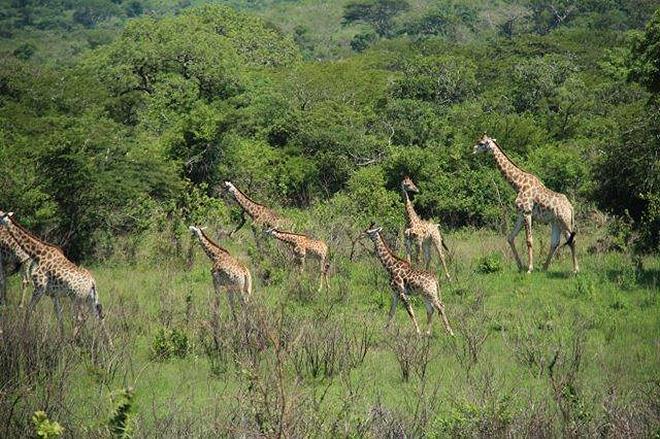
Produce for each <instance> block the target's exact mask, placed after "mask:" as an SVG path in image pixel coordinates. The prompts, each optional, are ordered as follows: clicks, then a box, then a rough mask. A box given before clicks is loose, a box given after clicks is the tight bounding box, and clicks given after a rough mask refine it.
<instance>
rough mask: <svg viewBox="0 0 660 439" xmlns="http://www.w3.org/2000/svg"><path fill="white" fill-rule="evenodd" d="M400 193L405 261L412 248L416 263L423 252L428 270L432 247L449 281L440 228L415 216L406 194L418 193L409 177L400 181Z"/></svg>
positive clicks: (408, 257) (408, 259)
mask: <svg viewBox="0 0 660 439" xmlns="http://www.w3.org/2000/svg"><path fill="white" fill-rule="evenodd" d="M401 191H402V192H403V198H404V202H405V207H406V220H407V222H408V228H407V229H406V230H405V231H404V232H403V234H404V236H405V240H406V260H407V261H408V262H410V255H411V253H412V249H413V246H414V247H415V252H416V253H415V255H416V260H417V262H419V255H420V253H422V251H423V252H424V264H425V266H426V269H427V270H428V269H429V265H430V262H431V245H433V246H434V247H435V250H436V251H437V252H438V257H439V258H440V262H441V263H442V268H443V269H444V270H445V276H446V277H447V279H448V280H451V276H450V275H449V271H448V270H447V263H446V261H445V252H444V251H443V248H444V249H447V247H446V246H445V243H444V241H443V240H442V235H441V234H440V227H439V226H438V225H437V224H434V223H432V222H430V221H424V220H423V219H421V218H420V217H419V215H417V212H415V206H413V204H412V201H411V200H410V196H409V195H408V192H414V193H417V192H419V189H417V186H415V183H413V181H412V179H411V178H410V177H404V179H403V180H402V181H401Z"/></svg>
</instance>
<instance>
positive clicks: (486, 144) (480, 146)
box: [473, 133, 497, 154]
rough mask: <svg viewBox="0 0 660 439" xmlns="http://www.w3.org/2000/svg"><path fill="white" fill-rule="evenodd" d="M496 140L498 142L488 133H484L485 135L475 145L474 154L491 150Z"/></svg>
mask: <svg viewBox="0 0 660 439" xmlns="http://www.w3.org/2000/svg"><path fill="white" fill-rule="evenodd" d="M495 142H497V140H496V139H491V138H490V137H488V135H487V134H486V133H484V135H483V136H481V138H480V139H479V140H478V141H477V143H476V145H474V151H473V154H477V153H479V152H491V151H492V150H493V148H494V147H495Z"/></svg>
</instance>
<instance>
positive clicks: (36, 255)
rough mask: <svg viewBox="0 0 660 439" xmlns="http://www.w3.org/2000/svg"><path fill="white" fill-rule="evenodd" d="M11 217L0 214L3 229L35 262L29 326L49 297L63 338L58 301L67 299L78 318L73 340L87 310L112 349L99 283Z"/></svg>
mask: <svg viewBox="0 0 660 439" xmlns="http://www.w3.org/2000/svg"><path fill="white" fill-rule="evenodd" d="M12 216H13V213H12V212H9V213H5V212H2V211H0V227H2V228H4V229H5V230H6V231H7V232H8V233H9V235H10V236H11V237H12V238H13V239H14V240H15V241H16V243H17V244H18V245H19V247H20V248H21V249H22V250H23V251H24V252H25V253H27V255H28V256H29V257H30V258H32V260H33V261H34V263H33V266H32V269H31V271H30V277H31V278H32V283H33V285H34V293H33V294H32V298H31V299H30V303H29V304H28V307H27V310H26V313H25V320H26V322H27V321H28V320H29V317H30V315H31V313H32V311H33V310H34V307H35V306H36V305H37V303H38V302H39V300H40V299H41V297H42V296H43V295H44V294H46V295H48V296H50V297H51V299H52V300H53V307H54V308H55V313H56V315H57V322H58V325H59V329H60V334H63V333H64V325H63V322H62V305H61V303H60V300H59V299H60V297H64V296H68V297H70V298H71V300H72V301H73V304H74V308H75V314H76V325H75V329H74V338H75V337H77V335H78V331H79V330H80V324H81V323H82V322H83V321H84V319H85V318H84V315H83V309H84V308H87V309H88V311H89V312H91V313H92V314H93V315H95V316H96V318H97V319H98V320H99V321H100V323H101V328H102V329H103V333H104V336H105V338H106V341H107V342H108V343H109V344H110V346H112V339H111V338H110V334H109V333H108V330H107V328H106V326H105V319H104V316H103V308H102V307H101V303H100V302H99V297H98V291H97V289H96V281H95V280H94V277H92V275H91V273H90V272H89V271H87V270H85V269H84V268H81V267H78V266H77V265H75V264H74V263H73V262H71V261H70V260H68V259H67V258H66V256H64V254H63V253H62V251H61V250H60V248H59V247H57V246H54V245H52V244H48V243H46V242H44V241H42V240H41V239H39V238H38V237H37V236H36V235H34V234H32V233H31V232H29V231H28V230H27V229H25V228H24V227H23V226H21V225H20V224H19V223H17V222H16V221H15V220H14V219H13V218H12Z"/></svg>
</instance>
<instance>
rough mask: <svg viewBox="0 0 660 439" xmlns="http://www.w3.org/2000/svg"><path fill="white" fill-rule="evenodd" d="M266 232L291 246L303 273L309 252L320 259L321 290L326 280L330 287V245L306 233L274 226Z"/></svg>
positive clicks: (327, 286) (326, 284)
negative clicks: (278, 228) (284, 230)
mask: <svg viewBox="0 0 660 439" xmlns="http://www.w3.org/2000/svg"><path fill="white" fill-rule="evenodd" d="M266 233H267V234H269V235H270V236H272V237H274V238H276V239H278V240H280V241H282V242H284V243H285V244H287V245H288V246H289V247H291V249H292V250H293V254H294V255H295V257H296V262H297V263H298V266H299V267H300V272H301V273H302V272H303V270H304V269H305V257H306V256H307V253H309V254H311V255H312V256H314V257H315V258H316V259H318V260H319V265H320V267H319V269H320V272H321V276H320V278H319V291H321V288H323V282H324V281H325V287H326V288H328V289H329V288H330V285H328V269H329V268H330V264H328V246H327V244H326V243H325V242H323V241H320V240H318V239H313V238H310V237H309V236H306V235H300V234H297V233H291V232H282V231H280V230H277V229H273V228H269V229H267V230H266Z"/></svg>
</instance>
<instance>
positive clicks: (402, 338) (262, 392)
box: [0, 227, 660, 438]
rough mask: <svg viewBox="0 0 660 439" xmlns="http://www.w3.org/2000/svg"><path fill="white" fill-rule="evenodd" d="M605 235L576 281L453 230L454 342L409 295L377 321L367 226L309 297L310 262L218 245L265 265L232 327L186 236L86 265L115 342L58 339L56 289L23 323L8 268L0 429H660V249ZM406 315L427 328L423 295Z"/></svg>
mask: <svg viewBox="0 0 660 439" xmlns="http://www.w3.org/2000/svg"><path fill="white" fill-rule="evenodd" d="M245 229H248V228H247V227H246V228H245ZM545 233H546V230H545V229H543V230H542V231H541V230H539V231H538V232H537V235H536V236H537V240H536V242H537V247H536V248H537V251H536V255H537V258H538V260H540V259H541V256H544V255H545V251H546V246H547V237H545V236H542V235H544V234H545ZM596 235H597V234H594V235H593V236H589V237H585V236H581V240H580V242H579V247H578V248H579V251H580V263H581V269H582V272H581V273H580V274H579V275H576V276H574V275H572V274H570V268H571V267H570V255H569V252H568V251H567V250H566V251H564V252H563V253H562V254H561V256H560V258H559V260H558V261H556V262H555V263H554V264H553V265H552V266H551V269H550V270H549V271H548V272H535V273H533V274H531V275H526V274H521V273H519V272H518V271H517V270H516V269H515V264H514V262H513V260H512V258H511V257H510V256H509V253H508V251H507V249H506V242H505V240H504V238H503V237H502V236H500V235H497V234H494V233H492V232H482V231H469V232H455V233H450V234H448V235H447V236H446V241H447V243H448V246H449V247H450V249H451V258H450V261H451V262H450V271H451V272H452V274H453V275H454V280H453V281H452V282H451V283H446V282H445V283H443V285H442V288H441V289H442V295H443V299H444V302H445V304H446V307H447V313H448V316H449V320H450V323H451V324H452V326H453V327H454V330H455V332H456V337H454V338H451V337H449V336H447V334H446V333H445V332H444V330H443V328H442V324H441V322H440V320H439V319H437V318H436V319H435V321H434V328H433V335H432V336H431V337H424V336H422V337H417V336H416V335H415V334H414V332H413V330H412V324H411V322H410V321H409V319H408V316H407V315H406V313H405V311H404V310H403V308H402V307H400V308H399V309H398V310H397V314H396V319H395V322H394V323H393V325H392V326H391V327H390V328H389V329H388V330H385V329H383V325H384V323H385V321H386V315H387V310H388V307H389V301H390V291H389V289H388V283H387V278H386V275H385V272H384V270H383V269H382V268H381V267H380V265H379V263H378V261H377V260H376V259H375V257H374V256H373V255H371V254H370V253H369V251H368V250H370V249H371V243H370V242H369V241H368V240H365V241H364V242H363V243H362V244H364V245H361V244H358V245H357V246H356V251H355V254H354V261H350V260H349V258H348V254H349V250H350V248H349V247H350V246H349V245H348V244H347V243H343V245H342V247H341V248H342V250H341V251H337V252H336V254H335V257H334V261H333V267H332V270H331V275H332V277H331V280H330V282H331V288H330V290H329V291H322V292H320V293H317V292H316V286H317V277H316V275H315V273H313V270H312V267H314V268H315V265H314V264H310V266H309V270H308V272H307V273H305V274H304V275H302V276H299V275H298V274H297V273H296V271H295V270H293V269H292V267H291V265H292V264H291V260H292V259H291V257H290V256H289V255H288V254H287V253H286V252H285V251H284V250H282V249H281V248H279V247H278V246H277V245H275V244H274V243H272V242H265V243H264V247H263V248H262V249H261V251H258V250H257V248H256V247H255V245H254V242H255V241H254V238H253V236H252V234H251V232H250V231H249V230H242V231H240V232H239V233H238V237H237V238H236V239H235V240H233V241H232V243H229V242H228V240H226V239H222V240H221V242H222V243H223V244H226V245H227V247H229V248H230V249H231V250H232V252H233V253H234V254H237V255H239V256H240V257H241V258H242V259H243V260H244V261H246V262H248V265H249V266H250V267H251V269H252V271H253V276H254V278H255V293H254V297H253V300H252V301H251V303H250V304H248V305H247V306H245V307H244V309H243V310H242V312H241V313H240V315H239V317H238V321H237V322H234V321H233V320H232V319H231V314H230V313H229V309H228V306H227V300H226V298H225V297H220V300H219V305H218V311H219V318H218V320H217V321H216V320H214V319H213V317H212V315H213V313H212V309H213V306H214V305H213V303H214V295H213V290H212V286H211V278H210V274H209V269H210V264H209V261H208V259H207V258H206V256H205V255H204V254H203V253H202V252H201V249H199V247H198V246H195V247H194V251H193V252H192V253H190V254H189V253H188V247H189V242H188V241H187V240H183V241H182V242H181V243H180V246H181V249H182V251H181V256H173V255H171V254H168V252H166V251H157V250H153V249H157V248H159V245H160V246H161V247H163V248H168V244H169V243H167V242H165V241H166V240H162V239H161V240H158V242H156V243H149V244H148V245H147V247H149V248H150V249H152V250H150V251H148V252H145V253H138V255H137V256H136V259H137V260H139V262H137V263H133V262H130V261H129V260H122V261H121V262H118V261H119V260H120V259H117V261H115V262H107V263H104V264H103V265H99V266H95V267H91V269H92V271H93V272H94V274H95V276H96V279H97V283H98V287H99V291H100V295H101V300H102V302H103V304H104V307H105V309H106V313H107V323H108V325H109V328H110V331H111V333H112V336H113V340H114V344H115V348H114V349H108V348H107V347H105V346H104V345H103V344H102V343H101V338H100V337H99V336H97V335H96V333H95V331H96V329H97V326H96V325H95V324H94V322H92V321H88V322H87V325H86V326H85V330H84V331H83V335H82V337H81V339H80V340H78V341H74V340H71V338H70V334H71V323H70V321H68V322H67V325H66V328H67V338H66V339H65V340H59V339H58V337H57V336H56V333H57V331H56V329H55V328H56V326H55V318H54V313H53V311H52V305H51V303H50V301H49V300H43V301H42V303H40V305H39V307H38V310H37V312H36V314H35V318H34V319H33V321H32V324H31V325H30V327H29V328H28V329H27V330H26V331H27V332H26V333H25V335H23V336H21V329H20V324H19V322H20V321H21V319H20V312H22V310H17V309H16V306H15V304H17V303H18V300H19V294H20V293H19V287H18V279H16V278H14V279H12V283H11V289H10V292H9V297H10V301H11V303H12V305H10V306H8V307H6V308H5V309H3V310H2V313H3V314H2V320H1V323H0V326H1V328H2V330H3V333H2V335H1V336H0V340H1V342H2V343H1V345H0V346H1V349H3V350H4V352H2V355H0V358H1V360H0V361H2V362H3V364H0V376H1V378H2V381H1V386H2V387H0V392H2V393H0V396H1V398H0V413H2V416H1V417H0V436H2V437H23V436H30V435H34V427H33V425H32V422H31V421H30V418H31V416H32V414H33V413H34V411H36V410H44V411H45V412H46V413H47V415H48V416H49V418H50V419H51V420H55V421H57V422H59V423H60V424H61V425H62V426H63V427H64V434H65V436H66V437H113V436H115V437H186V436H194V437H209V436H211V435H215V436H238V435H242V436H243V437H262V436H267V437H273V436H278V437H279V436H287V437H310V436H311V437H318V436H321V437H338V436H341V437H374V438H376V437H377V438H380V437H480V436H481V437H492V436H500V437H501V436H515V437H519V436H525V437H556V436H609V437H622V436H635V437H657V435H658V434H659V432H660V430H659V419H660V417H659V416H660V412H659V407H658V402H659V400H660V399H659V397H660V393H659V389H660V387H659V386H660V379H659V378H660V377H659V376H658V371H659V370H660V367H659V366H660V356H659V354H660V351H659V344H658V343H659V338H658V337H659V334H660V319H659V316H660V313H659V312H658V311H659V307H658V298H657V296H658V285H657V282H658V277H659V273H660V259H658V258H657V257H655V258H646V259H642V260H636V261H635V262H634V263H633V261H632V260H631V258H630V257H629V256H627V255H625V254H621V253H593V254H590V253H589V252H588V251H587V248H588V247H590V246H591V244H592V243H593V242H594V241H595V239H596V237H597V236H596ZM544 238H545V240H544ZM521 241H522V240H521ZM159 242H160V244H159ZM538 249H542V252H541V250H538ZM170 252H171V249H170ZM484 255H486V256H484ZM190 256H192V258H190ZM189 263H191V264H190V265H189ZM640 264H641V267H640ZM436 268H438V267H436ZM437 273H438V275H441V272H440V270H437ZM65 311H68V308H66V309H65ZM415 311H416V313H417V317H418V320H419V322H420V326H422V325H424V324H425V322H426V317H425V312H424V307H423V306H422V304H421V301H416V302H415ZM66 315H70V314H66Z"/></svg>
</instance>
